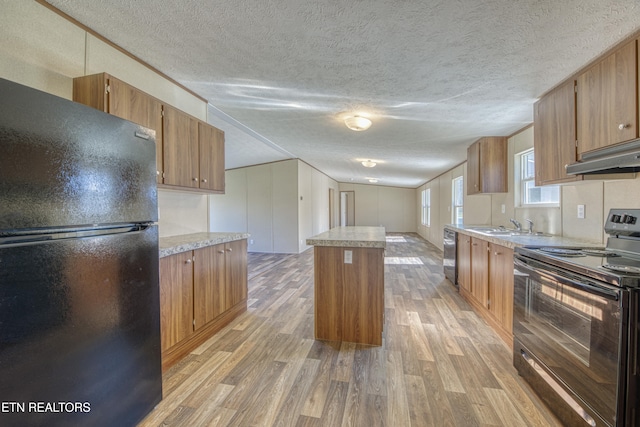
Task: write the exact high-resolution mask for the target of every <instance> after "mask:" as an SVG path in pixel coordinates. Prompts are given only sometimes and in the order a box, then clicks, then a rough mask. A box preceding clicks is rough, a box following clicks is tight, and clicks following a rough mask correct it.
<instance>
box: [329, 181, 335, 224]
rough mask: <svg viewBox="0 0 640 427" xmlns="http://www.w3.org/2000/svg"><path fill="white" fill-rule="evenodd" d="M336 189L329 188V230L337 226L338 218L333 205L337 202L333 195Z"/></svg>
mask: <svg viewBox="0 0 640 427" xmlns="http://www.w3.org/2000/svg"><path fill="white" fill-rule="evenodd" d="M334 194H335V191H334V190H333V188H330V189H329V230H331V229H332V228H333V227H335V226H336V219H335V215H334V211H333V205H334V204H335V203H334V201H333V196H334Z"/></svg>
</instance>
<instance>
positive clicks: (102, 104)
mask: <svg viewBox="0 0 640 427" xmlns="http://www.w3.org/2000/svg"><path fill="white" fill-rule="evenodd" d="M108 77H109V76H108V75H107V74H105V73H100V74H92V75H90V76H81V77H76V78H74V79H73V100H74V101H75V102H79V103H80V104H84V105H88V106H89V107H92V108H95V109H97V110H100V111H104V112H105V113H108V112H109V105H108V104H109V103H108V96H107V95H108V92H107V86H108V85H109V84H108V82H107V79H108Z"/></svg>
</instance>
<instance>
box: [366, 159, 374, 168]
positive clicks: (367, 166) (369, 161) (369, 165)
mask: <svg viewBox="0 0 640 427" xmlns="http://www.w3.org/2000/svg"><path fill="white" fill-rule="evenodd" d="M375 165H377V163H376V162H372V161H371V160H365V161H364V162H362V166H364V167H365V168H372V167H374V166H375Z"/></svg>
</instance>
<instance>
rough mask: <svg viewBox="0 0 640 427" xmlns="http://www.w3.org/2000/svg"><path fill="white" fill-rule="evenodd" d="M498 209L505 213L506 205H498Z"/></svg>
mask: <svg viewBox="0 0 640 427" xmlns="http://www.w3.org/2000/svg"><path fill="white" fill-rule="evenodd" d="M500 210H501V211H502V213H505V212H507V207H506V206H505V205H502V206H501V207H500Z"/></svg>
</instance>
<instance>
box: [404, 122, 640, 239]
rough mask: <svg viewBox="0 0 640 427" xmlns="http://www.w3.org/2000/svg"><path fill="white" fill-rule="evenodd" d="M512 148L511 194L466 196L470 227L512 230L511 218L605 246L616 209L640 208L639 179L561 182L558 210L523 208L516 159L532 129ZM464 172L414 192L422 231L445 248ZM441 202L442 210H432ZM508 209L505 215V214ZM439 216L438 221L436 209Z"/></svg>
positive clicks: (450, 174)
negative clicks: (424, 209) (427, 220)
mask: <svg viewBox="0 0 640 427" xmlns="http://www.w3.org/2000/svg"><path fill="white" fill-rule="evenodd" d="M508 144H509V146H508V148H509V154H508V159H509V177H510V179H509V191H508V192H507V193H496V194H488V195H474V196H465V198H464V223H465V224H466V225H494V226H500V225H504V226H507V227H511V224H510V223H509V219H510V218H514V219H516V220H517V221H520V222H521V223H522V224H524V223H525V220H526V219H531V220H532V221H533V222H534V230H535V231H542V232H545V233H549V234H554V235H559V236H566V237H571V238H575V239H580V240H584V241H587V242H591V243H599V244H605V243H606V234H605V233H604V230H603V227H604V220H605V218H606V215H607V214H608V212H609V209H612V208H640V197H638V196H637V195H638V194H640V177H638V178H636V179H619V180H601V179H600V180H598V179H596V180H593V179H589V180H586V181H580V182H577V183H571V184H563V185H561V187H560V193H561V196H560V206H559V207H541V208H536V207H519V206H517V204H516V201H515V193H514V188H513V186H514V158H515V155H516V154H517V153H520V152H522V151H524V150H526V149H528V148H531V147H533V126H531V127H528V128H527V129H525V130H523V131H522V132H520V133H518V134H516V135H514V136H512V137H511V138H509V140H508ZM460 168H463V169H464V174H465V182H466V163H464V164H463V165H461V166H458V167H457V168H455V169H452V170H451V171H448V172H446V173H444V174H442V175H441V176H439V177H437V178H435V179H434V180H432V181H429V182H427V183H426V184H424V185H423V186H421V187H419V188H418V189H416V191H415V199H416V203H417V206H418V209H417V211H418V214H417V224H418V226H417V227H418V232H419V234H420V235H421V236H422V237H424V238H425V239H426V240H428V241H430V242H431V243H433V244H434V245H436V246H437V247H439V248H440V249H442V232H443V229H444V226H445V225H446V224H449V223H451V213H450V210H449V211H447V207H449V206H450V204H451V180H452V179H453V178H454V177H455V176H458V175H459V174H460V173H459V172H460ZM424 188H431V189H432V190H431V192H432V194H431V200H432V226H431V227H429V228H427V227H423V226H422V225H421V224H419V223H420V218H421V216H420V206H421V197H422V195H421V191H422V189H424ZM435 188H438V189H439V192H440V194H439V198H436V197H434V189H435ZM434 200H438V203H439V204H440V206H437V207H434V206H433V203H434V202H433V201H434ZM578 205H585V218H583V219H578V217H577V207H578ZM503 206H504V213H503V212H502V209H503ZM435 210H437V211H438V213H439V215H440V217H439V218H437V219H435V218H434V216H433V211H435Z"/></svg>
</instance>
